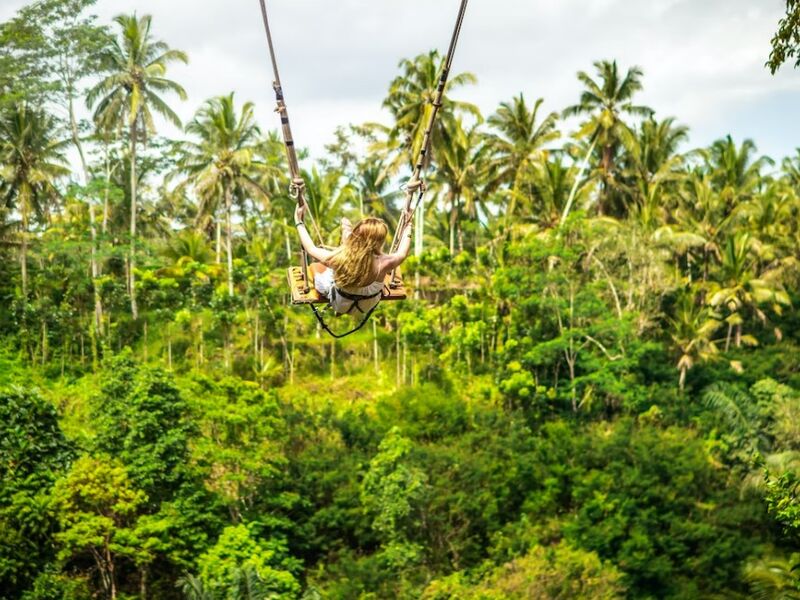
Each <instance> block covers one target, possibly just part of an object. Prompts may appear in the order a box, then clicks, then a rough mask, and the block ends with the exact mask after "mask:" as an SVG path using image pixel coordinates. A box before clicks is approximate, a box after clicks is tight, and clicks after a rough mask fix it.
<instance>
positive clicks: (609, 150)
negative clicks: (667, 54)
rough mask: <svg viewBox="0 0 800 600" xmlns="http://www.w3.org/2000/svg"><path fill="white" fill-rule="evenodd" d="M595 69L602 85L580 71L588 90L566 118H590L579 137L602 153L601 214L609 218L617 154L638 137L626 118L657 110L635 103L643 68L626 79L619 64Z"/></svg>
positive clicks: (604, 63) (606, 63)
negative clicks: (635, 136)
mask: <svg viewBox="0 0 800 600" xmlns="http://www.w3.org/2000/svg"><path fill="white" fill-rule="evenodd" d="M594 67H595V70H596V71H597V75H598V78H599V82H598V81H595V80H594V79H592V78H591V77H590V76H589V75H588V74H587V73H586V72H584V71H580V72H579V73H578V80H579V81H580V82H581V83H583V85H584V87H585V90H584V91H583V93H582V94H581V99H580V102H579V103H578V104H575V105H573V106H570V107H568V108H567V109H566V110H565V111H564V116H565V117H572V116H582V115H588V117H589V119H588V120H587V121H586V122H585V123H584V124H583V125H582V126H581V129H580V131H579V132H578V136H579V137H586V136H588V137H589V138H590V139H591V140H592V141H593V142H594V143H596V146H597V147H598V148H599V149H600V153H601V155H600V175H601V180H602V183H603V189H604V193H603V199H602V200H601V202H600V204H599V210H600V213H601V214H606V213H607V212H608V211H609V210H610V209H611V207H610V206H608V204H609V200H610V198H609V196H610V193H611V190H612V189H613V187H614V184H615V181H614V177H615V175H616V164H615V154H616V153H617V151H618V150H619V148H620V146H622V147H628V146H630V145H631V144H632V141H633V138H634V133H633V131H632V129H631V127H630V126H629V125H628V124H627V123H625V121H623V116H625V115H628V116H633V117H648V116H650V115H652V114H653V110H652V109H650V108H648V107H646V106H640V105H636V104H634V103H633V98H634V96H635V95H636V93H637V92H639V91H641V90H642V76H643V72H642V70H641V69H640V68H639V67H632V68H630V69H628V71H627V72H626V74H625V75H624V76H622V74H621V73H620V70H619V67H618V66H617V62H616V61H605V60H604V61H598V62H596V63H594ZM592 147H594V144H593V146H592Z"/></svg>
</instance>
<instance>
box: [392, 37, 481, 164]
mask: <svg viewBox="0 0 800 600" xmlns="http://www.w3.org/2000/svg"><path fill="white" fill-rule="evenodd" d="M442 61H443V59H442V57H441V55H440V54H439V53H438V52H437V51H435V50H434V51H431V52H429V53H427V54H420V55H419V56H417V57H415V58H413V59H404V60H402V61H400V65H399V67H400V70H401V74H400V75H398V76H397V77H395V79H393V80H392V82H391V84H390V85H389V93H388V95H387V96H386V99H385V100H384V101H383V106H384V107H385V108H387V109H388V110H389V112H390V113H391V114H392V116H393V117H394V121H395V124H394V127H393V128H391V129H390V130H388V139H387V140H386V142H385V143H384V144H383V149H384V150H388V151H390V152H392V153H393V154H394V155H395V160H394V161H393V162H392V163H390V165H389V167H390V168H391V169H392V170H393V171H394V170H396V169H398V168H400V167H401V166H402V165H403V164H408V165H413V162H414V161H415V160H416V158H417V156H418V154H419V152H420V150H421V148H422V138H423V134H424V131H425V126H426V124H427V122H428V117H429V115H430V111H431V110H432V108H433V106H432V103H433V100H434V97H435V96H436V88H437V86H438V83H439V74H440V72H441V67H442ZM476 81H477V78H476V77H475V75H473V74H472V73H458V74H455V75H451V76H450V77H449V79H448V81H447V87H446V88H445V98H444V102H443V106H442V107H441V108H440V109H439V117H438V121H437V123H436V126H435V127H434V130H433V132H432V134H431V154H430V155H429V156H428V159H429V160H430V159H431V156H432V155H433V154H434V153H435V152H436V151H437V150H438V149H439V148H441V147H442V141H443V130H444V128H445V127H448V126H449V125H451V124H452V122H453V121H454V120H455V118H456V117H457V116H458V115H464V114H471V115H472V116H473V117H475V118H476V119H478V120H480V111H479V110H478V107H477V106H475V105H474V104H470V103H468V102H459V101H456V100H453V99H452V98H450V92H451V91H452V90H454V89H456V88H458V87H461V86H463V85H467V84H473V83H476Z"/></svg>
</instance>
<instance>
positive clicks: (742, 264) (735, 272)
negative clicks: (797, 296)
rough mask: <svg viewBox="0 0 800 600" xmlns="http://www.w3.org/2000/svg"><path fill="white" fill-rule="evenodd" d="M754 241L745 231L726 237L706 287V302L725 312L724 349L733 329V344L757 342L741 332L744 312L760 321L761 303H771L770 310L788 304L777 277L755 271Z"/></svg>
mask: <svg viewBox="0 0 800 600" xmlns="http://www.w3.org/2000/svg"><path fill="white" fill-rule="evenodd" d="M754 243H755V240H754V239H753V238H752V237H751V236H750V234H748V233H742V232H739V233H737V234H735V235H733V236H730V237H728V239H727V240H726V243H725V244H724V246H723V248H722V256H721V264H720V272H719V277H718V281H715V282H713V283H712V285H711V286H710V289H709V304H710V305H711V306H713V307H715V308H723V309H725V311H726V312H727V313H728V316H727V317H726V318H725V321H726V323H727V324H728V334H727V337H726V340H725V350H728V348H729V347H730V342H731V334H732V333H733V332H734V331H735V333H736V337H735V341H736V346H737V347H739V346H741V345H742V342H745V343H747V344H749V345H756V344H757V343H758V342H757V341H756V339H755V338H754V337H753V336H750V335H747V336H745V335H743V334H742V329H743V328H742V325H743V323H744V314H743V313H745V311H749V312H752V313H753V314H755V316H756V317H757V318H758V319H759V320H760V321H761V322H762V323H764V322H766V320H767V316H766V314H765V313H764V312H763V311H762V310H761V308H760V307H761V306H762V305H764V304H771V305H772V307H773V310H774V311H775V312H778V313H780V311H781V306H788V305H789V304H790V300H789V295H788V294H787V293H786V291H785V290H784V289H783V285H782V284H781V282H780V280H777V279H776V277H771V276H770V275H771V274H770V273H768V272H767V273H760V274H759V273H757V257H756V256H755V255H754Z"/></svg>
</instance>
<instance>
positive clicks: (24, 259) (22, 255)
mask: <svg viewBox="0 0 800 600" xmlns="http://www.w3.org/2000/svg"><path fill="white" fill-rule="evenodd" d="M21 204H22V207H21V208H22V240H21V243H20V249H19V266H20V270H21V271H22V303H23V305H25V304H27V303H28V207H27V201H23V202H22V203H21Z"/></svg>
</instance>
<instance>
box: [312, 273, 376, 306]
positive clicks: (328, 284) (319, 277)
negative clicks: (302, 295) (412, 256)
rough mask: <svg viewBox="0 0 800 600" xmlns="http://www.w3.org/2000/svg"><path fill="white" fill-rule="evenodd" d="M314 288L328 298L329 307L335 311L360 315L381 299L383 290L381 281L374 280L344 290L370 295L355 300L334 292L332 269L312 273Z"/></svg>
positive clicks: (356, 294)
mask: <svg viewBox="0 0 800 600" xmlns="http://www.w3.org/2000/svg"><path fill="white" fill-rule="evenodd" d="M314 288H315V289H316V290H317V291H318V292H319V293H320V294H322V295H323V296H325V297H326V298H327V299H328V302H330V305H331V307H332V308H333V310H334V311H336V312H337V313H339V314H346V313H351V314H355V315H360V314H361V313H367V312H369V311H370V310H372V308H374V307H375V306H376V305H377V304H378V302H380V301H381V294H380V292H381V291H382V290H383V282H382V281H376V282H374V283H371V284H369V285H367V286H364V287H360V288H355V289H352V290H345V291H346V292H347V293H349V294H353V295H355V296H371V297H370V298H365V299H364V300H359V301H357V302H356V301H355V300H348V299H347V298H344V297H342V296H340V295H339V294H337V293H336V292H337V291H338V290H337V289H336V284H335V283H334V281H333V269H325V270H324V271H323V272H322V273H314ZM354 305H355V306H354Z"/></svg>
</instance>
